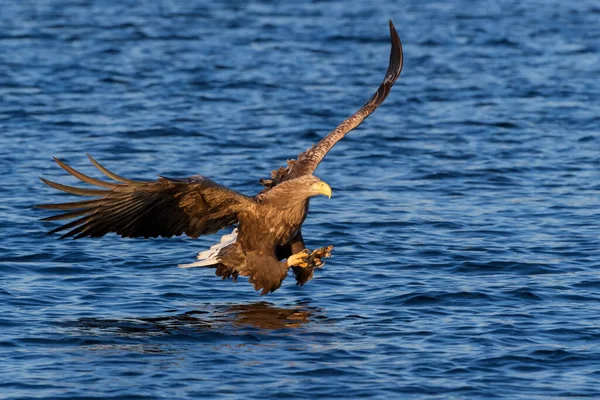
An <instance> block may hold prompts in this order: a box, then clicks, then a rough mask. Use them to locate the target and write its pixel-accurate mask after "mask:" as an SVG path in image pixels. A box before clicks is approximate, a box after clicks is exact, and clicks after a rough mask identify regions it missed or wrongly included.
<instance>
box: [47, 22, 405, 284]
mask: <svg viewBox="0 0 600 400" xmlns="http://www.w3.org/2000/svg"><path fill="white" fill-rule="evenodd" d="M390 35H391V41H392V48H391V52H390V63H389V66H388V70H387V73H386V75H385V78H384V80H383V82H382V84H381V85H380V86H379V89H378V90H377V92H376V93H375V94H374V95H373V97H371V99H370V100H369V101H368V102H367V103H366V104H365V105H364V106H363V107H361V108H360V109H359V110H358V111H357V112H356V113H354V114H353V115H352V116H350V117H349V118H348V119H346V120H345V121H344V122H342V123H341V124H340V125H339V126H338V127H337V128H336V129H335V130H333V131H332V132H331V133H330V134H329V135H327V136H326V137H325V138H323V139H322V140H321V141H320V142H319V143H317V144H316V145H314V146H313V147H312V148H310V149H309V150H307V151H305V152H304V153H302V154H300V155H299V156H298V159H297V160H295V161H290V162H289V163H288V166H287V168H280V169H278V170H275V171H273V173H272V179H270V180H261V182H262V183H263V185H265V186H266V188H265V190H263V191H262V192H261V193H259V194H258V195H256V196H254V197H249V196H245V195H243V194H241V193H238V192H236V191H233V190H231V189H228V188H226V187H224V186H221V185H219V184H218V183H216V182H214V181H212V180H210V179H208V178H206V177H203V176H199V175H197V176H192V177H190V178H184V179H174V178H166V177H160V178H159V179H158V180H157V181H153V182H142V181H133V180H129V179H126V178H123V177H121V176H119V175H117V174H115V173H113V172H111V171H109V170H108V169H106V168H104V167H103V166H102V165H100V164H99V163H98V162H97V161H96V160H94V159H93V158H92V157H91V156H89V155H88V157H89V159H90V161H91V162H92V164H93V165H94V166H95V167H96V168H98V169H99V170H100V171H101V172H102V173H103V174H105V175H106V176H108V177H109V178H111V179H112V180H114V181H115V182H114V183H113V182H107V181H103V180H99V179H95V178H92V177H89V176H87V175H84V174H82V173H81V172H79V171H76V170H75V169H73V168H71V167H70V166H68V165H67V164H65V163H63V162H62V161H60V160H58V159H56V158H55V159H54V160H55V161H56V162H57V163H58V165H59V166H60V167H62V168H63V169H64V170H65V171H67V172H68V173H69V174H71V175H73V176H74V177H76V178H78V179H79V180H81V181H83V182H85V183H88V184H91V185H94V186H96V187H99V188H101V189H83V188H77V187H72V186H66V185H62V184H59V183H55V182H51V181H49V180H46V179H44V178H41V179H42V181H44V183H46V184H47V185H49V186H51V187H53V188H55V189H58V190H61V191H64V192H67V193H71V194H75V195H80V196H90V197H95V199H92V200H84V201H76V202H70V203H61V204H43V205H39V206H38V207H40V208H45V209H51V210H61V211H65V212H64V213H62V214H58V215H54V216H51V217H47V218H44V220H46V221H57V220H65V219H72V220H73V221H71V222H69V223H66V224H65V225H62V226H59V227H58V228H56V229H53V230H52V231H50V232H49V233H55V232H62V231H66V233H64V234H63V235H62V236H61V239H62V238H67V237H73V238H74V239H79V238H82V237H100V236H104V235H106V234H107V233H109V232H115V233H117V234H118V235H120V236H122V237H144V238H149V237H158V236H162V237H171V236H178V235H182V234H186V235H187V236H190V237H192V238H196V237H198V236H200V235H206V234H211V233H215V232H217V231H219V230H221V229H223V228H226V227H228V226H231V225H235V224H237V230H236V232H237V234H236V235H237V236H235V235H234V237H233V240H232V241H231V242H227V243H222V244H220V245H217V246H213V248H211V250H212V253H210V254H208V255H207V256H203V255H204V254H205V253H206V252H203V253H200V255H199V259H200V261H199V262H196V263H193V264H189V265H187V266H191V267H194V266H210V267H214V268H216V274H217V275H218V276H221V277H223V279H225V278H230V277H231V278H233V279H236V278H237V277H238V276H240V275H241V276H248V277H249V281H250V283H252V284H253V285H254V288H255V289H256V290H261V294H266V293H269V292H272V291H274V290H276V289H277V288H278V287H279V286H280V285H281V282H282V281H283V279H285V277H286V275H287V273H288V270H289V268H290V267H291V268H292V270H293V272H294V275H295V276H296V280H297V282H298V284H299V285H303V284H304V283H306V282H307V281H308V280H310V279H311V278H312V276H313V270H314V268H317V267H320V266H321V265H323V261H322V258H325V257H329V255H330V252H331V250H332V248H333V247H332V246H327V247H324V248H321V249H318V250H315V251H313V252H312V253H311V252H309V251H308V250H306V249H305V246H304V242H303V240H302V234H301V226H302V223H303V222H304V219H305V218H306V214H307V212H308V200H309V198H310V197H313V196H317V195H327V196H331V188H330V187H329V186H328V185H327V184H326V183H325V182H322V181H321V180H319V178H317V177H316V176H314V175H313V172H314V171H315V169H316V168H317V166H318V165H319V163H320V162H321V160H322V159H323V157H325V155H326V154H327V153H328V152H329V150H331V148H332V147H333V146H334V145H335V143H337V142H338V141H339V140H340V139H342V138H343V137H344V136H345V135H346V133H348V132H349V131H350V130H352V129H354V128H356V127H357V126H358V125H360V123H361V122H362V121H363V120H364V119H365V118H366V117H368V116H369V115H370V114H371V113H372V112H373V111H374V110H375V109H376V108H377V107H378V106H379V105H380V104H381V103H382V102H383V100H384V99H385V98H386V97H387V95H388V94H389V92H390V89H391V87H392V85H393V84H394V82H396V79H397V78H398V76H399V75H400V72H401V70H402V47H401V44H400V39H399V37H398V34H397V33H396V30H395V28H394V25H393V24H392V22H391V21H390ZM201 256H202V257H201ZM282 260H285V261H282Z"/></svg>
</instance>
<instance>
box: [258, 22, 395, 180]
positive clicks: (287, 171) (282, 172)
mask: <svg viewBox="0 0 600 400" xmlns="http://www.w3.org/2000/svg"><path fill="white" fill-rule="evenodd" d="M390 36H391V41H392V48H391V51H390V62H389V65H388V69H387V72H386V74H385V78H384V79H383V82H382V83H381V85H380V86H379V88H378V89H377V92H375V94H374V95H373V97H371V98H370V99H369V101H367V102H366V103H365V105H364V106H362V107H361V108H360V109H359V110H358V111H357V112H355V113H354V114H352V115H351V116H350V117H348V118H347V119H346V120H345V121H344V122H342V123H341V124H340V125H339V126H338V127H337V128H335V129H334V130H333V131H332V132H331V133H329V135H327V136H326V137H324V138H323V139H322V140H321V141H320V142H319V143H317V144H316V145H314V146H313V147H311V148H310V149H308V150H307V151H305V152H304V153H302V154H300V155H299V156H298V159H297V160H295V161H288V164H289V165H288V167H287V168H280V169H279V170H275V171H273V172H272V173H271V177H272V180H262V181H261V182H262V183H263V184H264V185H265V186H267V187H272V186H275V185H277V184H278V183H280V182H283V181H286V180H288V179H294V178H297V177H299V176H302V175H306V174H310V173H313V172H314V170H315V169H316V168H317V166H318V165H319V163H320V162H321V160H322V159H323V158H324V157H325V155H326V154H327V153H328V152H329V150H331V148H332V147H333V146H334V145H335V144H336V143H337V142H338V141H340V140H341V139H342V138H343V137H344V136H345V135H346V134H347V133H348V132H350V131H351V130H352V129H354V128H356V127H357V126H359V125H360V124H361V123H362V122H363V121H364V119H365V118H367V117H368V116H369V115H370V114H371V113H372V112H373V111H375V109H376V108H377V107H378V106H379V105H380V104H381V103H383V101H384V100H385V98H386V97H387V96H388V94H389V93H390V90H391V88H392V86H393V85H394V83H395V82H396V80H397V79H398V77H399V76H400V72H401V71H402V59H403V57H402V44H401V43H400V38H399V37H398V33H397V32H396V28H395V27H394V24H393V23H392V21H391V20H390Z"/></svg>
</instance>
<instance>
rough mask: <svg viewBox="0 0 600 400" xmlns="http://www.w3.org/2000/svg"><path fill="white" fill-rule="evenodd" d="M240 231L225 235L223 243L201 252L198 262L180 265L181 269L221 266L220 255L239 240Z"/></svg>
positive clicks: (235, 230) (222, 239) (222, 238)
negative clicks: (224, 249)
mask: <svg viewBox="0 0 600 400" xmlns="http://www.w3.org/2000/svg"><path fill="white" fill-rule="evenodd" d="M237 235H238V230H237V228H236V229H234V230H233V232H231V233H230V234H227V235H223V237H221V241H220V242H219V243H217V244H215V245H213V246H211V247H210V249H208V250H205V251H201V252H200V253H198V256H196V258H197V259H198V261H196V262H193V263H190V264H180V265H178V267H179V268H196V267H209V266H213V265H216V264H220V262H221V261H220V259H219V253H220V252H221V250H222V249H223V248H225V247H227V246H229V245H230V244H232V243H234V242H235V241H236V239H237Z"/></svg>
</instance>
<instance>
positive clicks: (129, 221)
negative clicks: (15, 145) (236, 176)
mask: <svg viewBox="0 0 600 400" xmlns="http://www.w3.org/2000/svg"><path fill="white" fill-rule="evenodd" d="M88 157H89V159H90V161H91V162H92V163H93V164H94V165H95V166H96V167H97V168H98V169H99V170H100V171H102V172H103V173H104V174H105V175H107V176H108V177H109V178H111V179H114V180H115V181H117V182H119V183H112V182H105V181H101V180H98V179H94V178H91V177H89V176H87V175H84V174H82V173H81V172H79V171H76V170H75V169H73V168H71V167H69V166H68V165H67V164H65V163H63V162H62V161H60V160H58V159H57V158H55V159H54V160H55V161H56V163H57V164H58V165H60V166H61V167H62V168H63V169H64V170H65V171H67V172H68V173H70V174H71V175H73V176H74V177H76V178H78V179H80V180H81V181H83V182H86V183H89V184H92V185H95V186H99V187H103V188H106V189H107V190H101V189H83V188H77V187H72V186H66V185H61V184H59V183H55V182H51V181H49V180H47V179H44V178H40V179H41V180H42V181H43V182H44V183H46V184H47V185H49V186H51V187H53V188H55V189H58V190H62V191H64V192H67V193H72V194H76V195H81V196H93V197H97V198H96V199H92V200H84V201H75V202H72V203H62V204H41V205H38V206H36V207H39V208H46V209H51V210H66V212H65V213H63V214H58V215H54V216H51V217H48V218H44V219H43V220H45V221H56V220H63V219H74V218H76V219H75V220H74V221H72V222H69V223H67V224H65V225H62V226H59V227H58V228H56V229H53V230H52V231H50V232H48V233H49V234H51V233H55V232H59V231H63V230H69V231H68V232H67V233H65V234H64V235H63V236H61V239H63V238H66V237H74V238H75V239H79V238H82V237H86V236H89V237H99V236H104V235H106V234H107V233H109V232H115V233H117V234H118V235H120V236H122V237H145V238H148V237H158V236H162V237H171V236H179V235H181V234H184V233H185V234H186V235H188V236H190V237H193V238H196V237H198V236H200V235H204V234H210V233H215V232H217V231H218V230H220V229H222V228H225V227H227V226H229V225H232V224H234V223H236V222H237V215H238V213H239V212H240V211H244V210H248V209H249V208H251V207H252V206H253V205H254V201H253V200H252V199H251V198H249V197H246V196H244V195H242V194H240V193H238V192H235V191H233V190H230V189H227V188H226V187H224V186H221V185H219V184H217V183H215V182H213V181H212V180H210V179H208V178H205V177H203V176H199V175H198V176H193V177H191V178H185V179H172V178H164V177H161V178H159V179H158V180H157V181H154V182H141V181H132V180H129V179H125V178H123V177H121V176H119V175H117V174H115V173H113V172H110V171H109V170H107V169H106V168H104V167H103V166H101V165H100V164H99V163H98V162H97V161H96V160H94V159H93V158H92V157H91V156H90V155H88Z"/></svg>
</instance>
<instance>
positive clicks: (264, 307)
mask: <svg viewBox="0 0 600 400" xmlns="http://www.w3.org/2000/svg"><path fill="white" fill-rule="evenodd" d="M317 316H319V318H323V315H322V311H321V310H320V309H318V308H316V307H309V306H306V305H294V306H290V307H285V308H284V307H276V306H274V305H272V304H270V303H266V302H257V303H253V304H239V305H205V306H203V307H201V308H197V309H195V310H192V311H186V312H184V313H179V314H175V315H163V316H157V317H132V318H122V319H100V318H81V319H78V320H76V321H72V322H68V323H66V324H64V325H65V326H67V327H69V328H71V329H73V328H74V329H76V330H77V331H79V332H81V333H85V334H88V335H89V334H93V335H99V336H101V335H106V334H107V333H110V334H113V335H116V336H119V337H127V338H144V337H150V336H163V335H177V334H189V335H192V334H193V333H195V332H196V333H197V332H208V331H217V332H220V333H226V334H232V333H234V331H236V330H239V328H246V327H247V328H257V329H261V330H269V331H272V330H278V329H289V328H299V327H301V326H302V325H305V324H307V323H308V322H310V321H311V319H315V318H316V317H317Z"/></svg>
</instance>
